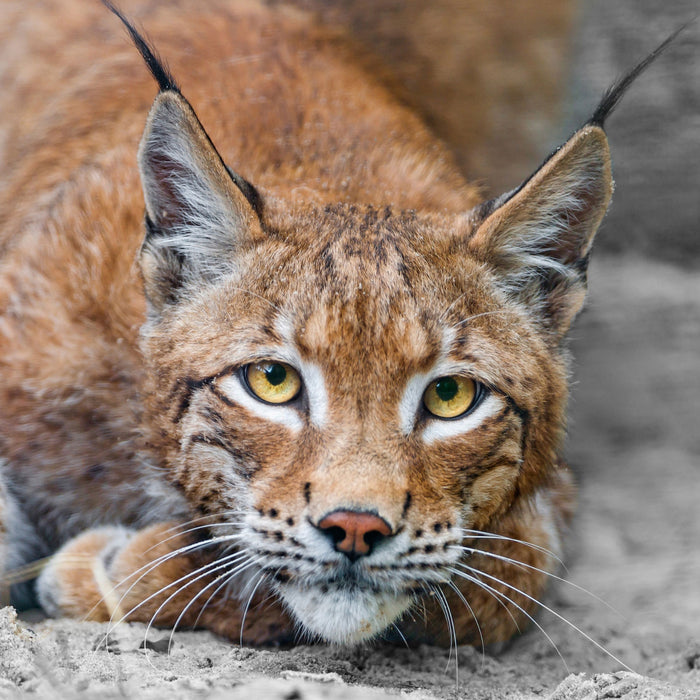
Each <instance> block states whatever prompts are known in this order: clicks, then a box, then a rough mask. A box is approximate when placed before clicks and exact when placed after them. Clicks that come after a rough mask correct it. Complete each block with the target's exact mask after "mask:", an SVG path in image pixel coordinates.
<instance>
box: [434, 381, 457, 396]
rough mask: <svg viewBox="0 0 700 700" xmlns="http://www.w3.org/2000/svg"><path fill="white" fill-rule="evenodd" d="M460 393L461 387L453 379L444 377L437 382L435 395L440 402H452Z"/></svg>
mask: <svg viewBox="0 0 700 700" xmlns="http://www.w3.org/2000/svg"><path fill="white" fill-rule="evenodd" d="M458 391H459V385H458V384H457V382H456V381H455V379H454V378H453V377H443V378H442V379H439V380H438V381H437V382H435V393H436V394H437V395H438V398H439V399H440V401H452V399H454V397H455V396H457V392H458Z"/></svg>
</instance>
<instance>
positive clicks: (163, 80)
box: [102, 0, 180, 93]
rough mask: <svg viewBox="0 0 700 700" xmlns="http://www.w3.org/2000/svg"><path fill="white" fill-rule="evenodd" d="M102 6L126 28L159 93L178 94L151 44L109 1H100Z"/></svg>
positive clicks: (174, 84)
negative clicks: (170, 91)
mask: <svg viewBox="0 0 700 700" xmlns="http://www.w3.org/2000/svg"><path fill="white" fill-rule="evenodd" d="M102 4H103V5H104V6H105V7H106V8H107V9H108V10H110V12H113V13H114V14H115V15H116V16H117V17H119V19H120V20H121V21H122V24H123V25H124V26H125V27H126V29H127V31H128V32H129V34H130V35H131V39H132V40H133V42H134V44H135V46H136V48H137V49H138V50H139V53H140V54H141V56H142V57H143V60H144V61H145V62H146V65H147V66H148V69H149V70H150V71H151V75H152V76H153V77H154V78H155V79H156V82H157V83H158V87H159V88H160V89H161V91H165V90H173V91H174V92H178V93H179V92H180V88H179V87H178V85H177V83H176V82H175V78H173V76H172V74H171V73H170V71H169V70H168V67H167V65H166V64H165V61H163V59H161V58H160V56H158V53H157V52H156V50H155V49H154V48H153V46H151V44H149V43H148V41H146V39H145V38H144V37H143V36H142V35H141V34H140V33H139V32H138V31H137V30H136V27H134V25H133V24H132V23H131V22H129V20H128V19H127V18H126V17H125V16H124V14H123V13H122V12H121V11H120V10H119V9H117V8H116V7H115V6H114V5H113V4H112V3H111V2H110V0H102Z"/></svg>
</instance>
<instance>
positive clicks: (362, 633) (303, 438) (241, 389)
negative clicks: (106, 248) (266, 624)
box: [136, 35, 643, 642]
mask: <svg viewBox="0 0 700 700" xmlns="http://www.w3.org/2000/svg"><path fill="white" fill-rule="evenodd" d="M136 36H137V37H138V35H136ZM139 40H140V37H139V38H138V40H137V44H139ZM140 41H141V42H142V40H140ZM139 48H140V49H141V50H142V53H144V56H145V57H146V60H147V61H148V62H149V65H150V66H151V69H152V71H153V72H154V75H156V77H157V78H158V80H159V82H160V85H161V92H160V94H159V95H158V97H157V98H156V100H155V103H154V105H153V107H152V109H151V112H150V115H149V117H148V123H147V125H146V129H145V133H144V136H143V140H142V143H141V148H140V152H139V166H140V171H141V176H142V182H143V188H144V196H145V202H146V238H145V241H144V244H143V248H142V250H141V254H140V265H141V270H142V274H143V280H144V284H145V291H146V296H147V300H148V304H149V317H148V321H147V323H146V325H145V327H144V329H143V351H144V355H145V357H146V361H147V364H148V370H149V376H148V381H147V387H146V389H145V391H146V401H147V410H148V412H149V414H150V420H151V421H152V423H153V425H154V426H155V429H154V432H153V434H154V435H155V436H156V437H155V438H154V439H155V440H156V441H157V442H158V443H159V449H160V450H161V453H162V454H164V455H165V457H164V461H165V466H167V468H168V470H169V473H170V475H171V477H172V480H173V481H174V482H175V483H177V484H178V485H179V487H180V488H181V489H182V490H183V491H184V493H185V494H186V496H187V498H188V500H189V502H190V503H191V505H192V508H193V510H194V511H195V512H197V511H198V512H200V513H202V514H204V515H206V516H210V517H211V521H212V522H215V526H212V532H213V533H214V534H215V535H219V534H223V533H229V534H230V535H231V536H232V537H238V538H239V539H238V540H236V541H237V542H239V543H240V547H241V548H246V550H247V552H248V555H249V558H248V560H247V561H248V562H249V572H253V573H255V574H257V576H255V577H253V580H255V581H258V582H259V581H263V582H264V585H266V586H268V587H271V588H272V589H274V590H275V591H276V593H277V594H278V595H279V596H280V598H281V599H282V600H283V601H284V603H285V604H286V606H287V607H288V609H289V610H290V611H291V613H292V614H293V615H294V617H295V618H296V620H297V621H298V622H299V624H300V626H301V628H302V629H303V630H305V631H306V632H308V633H311V634H314V635H318V636H320V637H322V638H324V639H326V640H330V641H337V642H353V641H357V640H362V639H366V638H370V637H372V636H374V635H376V634H377V633H379V632H381V631H382V630H384V629H385V628H386V627H387V626H389V625H390V624H391V623H392V622H394V621H395V620H397V619H399V618H400V617H401V615H402V614H403V613H404V612H405V611H406V610H407V609H408V608H409V607H410V605H411V603H412V601H413V600H414V599H415V598H416V596H419V595H421V594H422V593H423V592H425V591H429V590H431V589H433V588H434V587H435V586H436V585H438V584H441V583H444V582H446V581H448V580H449V579H450V578H451V573H450V569H451V567H453V566H454V564H455V562H456V561H457V560H458V559H459V558H460V556H461V552H460V550H459V549H458V547H457V546H456V545H459V543H460V542H461V541H462V540H463V538H464V537H465V532H468V531H469V530H472V531H473V530H489V529H492V528H493V527H494V524H495V523H497V522H498V519H499V518H501V517H502V516H503V515H504V514H505V513H507V512H508V511H509V510H511V509H512V508H517V507H521V506H523V505H526V504H527V503H528V502H529V500H530V499H532V498H534V496H535V494H536V492H537V490H538V488H539V487H541V486H542V485H543V484H545V483H546V481H547V479H548V477H549V476H550V474H551V472H552V470H553V469H554V468H555V465H556V463H557V459H558V451H559V449H560V447H561V440H562V434H563V430H564V419H565V404H566V398H567V371H566V356H565V351H564V349H563V340H564V337H565V334H566V332H567V330H568V328H569V326H570V324H571V322H572V320H573V318H574V317H575V316H576V314H577V312H578V311H579V309H580V308H581V306H582V303H583V300H584V296H585V293H586V267H587V262H588V256H589V252H590V249H591V244H592V240H593V237H594V234H595V232H596V229H597V228H598V226H599V224H600V222H601V219H602V217H603V215H604V213H605V211H606V208H607V206H608V203H609V201H610V196H611V192H612V180H611V174H610V159H609V153H608V145H607V140H606V136H605V134H604V132H603V129H602V123H603V119H604V117H605V115H606V114H607V112H608V111H609V110H610V108H611V107H612V106H613V105H614V103H615V101H616V100H617V97H618V96H619V95H618V93H614V92H613V93H610V94H609V95H608V96H607V97H606V100H607V107H605V106H602V107H601V109H599V110H598V112H596V116H595V117H594V118H593V119H592V120H591V122H589V123H588V124H586V125H585V126H584V127H583V128H581V129H580V130H579V131H577V132H576V133H575V134H574V135H573V136H572V137H571V138H570V139H569V140H568V141H567V142H566V143H565V144H564V145H563V146H562V147H561V148H559V149H558V150H557V151H556V152H554V153H553V154H552V155H551V156H550V157H549V158H548V159H547V161H546V162H545V163H544V164H543V165H542V166H541V167H540V168H539V169H538V170H537V171H536V172H535V173H534V174H533V175H532V176H531V177H530V178H529V179H528V180H526V181H525V183H524V184H523V185H522V186H520V187H519V188H518V189H517V190H515V191H513V192H510V193H508V194H506V195H504V196H502V197H500V198H498V199H496V200H493V201H491V202H487V203H485V204H483V205H481V206H479V207H477V208H476V209H474V210H472V211H469V212H463V213H461V214H457V215H455V214H444V215H438V214H434V213H433V214H425V215H424V214H421V213H417V212H412V211H394V210H392V209H391V208H389V207H386V208H384V209H378V208H373V207H368V206H362V205H359V204H358V205H340V204H339V205H335V206H328V207H324V208H316V207H313V206H309V207H305V208H300V207H294V208H292V207H290V206H288V205H285V203H284V202H280V201H277V200H275V199H274V198H272V197H265V196H261V195H259V194H258V193H257V192H256V190H255V189H254V187H253V186H251V185H250V184H248V183H247V182H246V181H245V180H243V178H241V177H239V176H238V175H236V174H234V173H232V172H231V171H229V169H228V168H227V167H226V166H225V164H224V163H223V161H222V159H221V158H220V156H219V155H218V153H217V151H216V149H215V147H214V146H213V144H212V143H211V141H210V140H209V138H208V137H207V134H206V132H205V131H204V129H203V127H202V126H201V124H200V123H199V121H198V119H197V117H196V115H195V113H194V111H193V109H192V108H191V106H190V105H189V104H188V102H187V101H186V100H185V98H184V97H183V96H182V94H181V93H180V91H179V90H178V88H177V86H176V85H175V83H174V81H173V80H172V78H171V77H170V76H169V74H168V73H167V71H165V69H164V68H163V67H162V65H161V64H160V63H158V61H157V59H156V58H155V57H154V55H153V53H152V51H151V50H150V49H149V48H148V47H147V46H146V45H145V44H144V43H143V42H142V43H141V44H139ZM642 67H643V66H642ZM621 85H622V83H621ZM622 87H625V85H622Z"/></svg>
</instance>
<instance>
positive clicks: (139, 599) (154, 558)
mask: <svg viewBox="0 0 700 700" xmlns="http://www.w3.org/2000/svg"><path fill="white" fill-rule="evenodd" d="M176 532H177V528H176V527H175V528H173V527H172V523H164V524H162V525H154V526H152V527H149V528H146V529H144V530H138V531H134V530H129V529H127V528H120V527H105V528H99V529H94V530H88V531H87V532H84V533H82V534H81V535H79V536H77V537H75V538H74V539H72V540H70V541H69V542H68V543H66V544H65V545H64V546H63V547H62V548H61V549H60V550H59V551H58V552H57V553H56V554H55V555H54V556H53V557H52V559H51V561H50V563H49V565H48V566H47V567H46V568H45V569H44V571H43V572H42V573H41V575H40V577H39V581H38V585H37V588H38V596H39V601H40V604H41V606H42V607H43V608H44V610H45V611H46V612H47V613H48V614H50V615H52V616H69V617H75V618H79V619H89V620H96V621H103V622H104V621H109V620H111V621H115V622H116V621H120V620H128V621H134V622H153V623H154V624H157V625H158V626H159V627H172V626H177V627H191V626H193V625H197V626H200V627H203V628H206V629H209V630H211V631H213V632H215V633H217V634H220V635H222V636H224V637H229V638H231V639H234V640H236V641H238V640H239V639H240V638H241V637H242V638H243V640H244V641H245V642H248V643H253V644H270V643H280V642H286V641H288V640H289V639H290V638H291V630H292V623H291V622H290V620H289V618H288V617H287V616H286V615H285V614H284V613H283V612H281V611H280V609H279V606H278V605H272V606H267V607H264V606H263V607H259V606H258V602H259V600H258V599H253V601H251V605H250V614H249V615H248V618H247V621H246V622H245V629H244V634H241V626H242V624H243V614H242V610H241V602H240V601H239V600H238V599H237V598H235V597H232V598H227V597H225V596H224V595H223V594H222V595H219V596H218V597H216V599H215V600H210V598H211V596H210V592H211V591H214V590H215V589H216V586H213V587H211V586H208V584H210V583H212V581H214V582H215V580H214V576H213V575H212V576H211V577H208V576H206V564H205V562H206V560H205V559H204V558H203V557H202V556H201V555H199V554H197V553H196V552H193V551H192V548H191V547H188V545H190V544H192V543H191V542H190V541H189V540H187V538H186V537H185V536H182V535H178V534H174V533H176ZM183 548H186V549H185V551H183ZM203 565H204V566H205V568H202V567H203ZM202 571H204V572H205V573H204V574H201V573H200V572H202ZM209 603H211V605H210V604H209Z"/></svg>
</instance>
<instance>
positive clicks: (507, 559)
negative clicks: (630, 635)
mask: <svg viewBox="0 0 700 700" xmlns="http://www.w3.org/2000/svg"><path fill="white" fill-rule="evenodd" d="M450 549H461V550H462V551H464V552H470V553H472V554H483V555H484V556H485V557H491V558H493V559H500V560H501V561H505V562H508V563H509V564H513V565H514V566H518V567H523V568H526V569H531V570H532V571H537V572H538V573H540V574H544V575H545V576H549V577H550V578H553V579H555V580H556V581H561V582H562V583H566V584H567V585H569V586H572V587H573V588H575V589H576V590H578V591H581V592H582V593H585V594H586V595H588V596H590V597H591V598H593V599H594V600H596V601H597V602H599V603H601V604H603V605H605V606H606V607H607V608H608V609H609V610H611V611H612V612H614V613H615V614H617V615H620V616H622V613H620V612H619V611H618V610H616V609H615V608H614V607H613V606H612V605H610V603H608V602H607V601H605V600H603V599H602V598H600V597H599V596H597V595H596V594H595V593H593V592H592V591H589V590H588V589H586V588H584V587H583V586H579V585H578V584H577V583H574V582H573V581H570V580H569V579H566V578H563V577H561V576H557V574H554V573H552V572H551V571H547V570H546V569H540V568H539V567H537V566H534V565H532V564H526V563H525V562H524V561H518V560H517V559H511V558H510V557H506V556H504V555H502V554H496V553H495V552H488V551H485V550H482V549H475V548H474V547H465V546H464V545H452V546H451V547H450Z"/></svg>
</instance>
